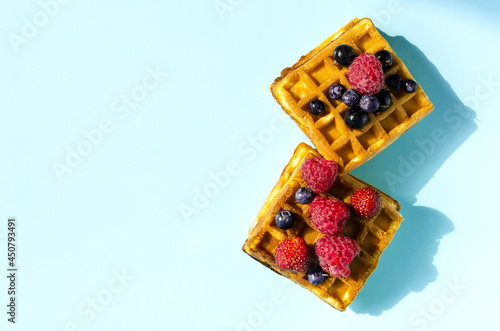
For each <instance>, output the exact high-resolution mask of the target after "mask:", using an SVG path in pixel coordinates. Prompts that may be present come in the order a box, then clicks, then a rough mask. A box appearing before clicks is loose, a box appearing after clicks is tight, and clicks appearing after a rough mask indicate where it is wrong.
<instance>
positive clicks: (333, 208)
mask: <svg viewBox="0 0 500 331" xmlns="http://www.w3.org/2000/svg"><path fill="white" fill-rule="evenodd" d="M309 212H310V213H311V221H312V223H313V225H314V227H315V228H316V229H317V230H318V231H319V232H321V233H323V234H327V235H330V236H335V235H337V234H339V233H340V232H342V229H343V228H344V225H345V222H346V221H347V219H348V218H349V216H350V214H351V213H350V212H349V208H348V207H347V206H346V205H345V204H344V203H343V202H342V201H339V200H337V199H333V198H325V197H321V196H317V197H315V198H314V200H313V201H312V202H311V206H310V207H309Z"/></svg>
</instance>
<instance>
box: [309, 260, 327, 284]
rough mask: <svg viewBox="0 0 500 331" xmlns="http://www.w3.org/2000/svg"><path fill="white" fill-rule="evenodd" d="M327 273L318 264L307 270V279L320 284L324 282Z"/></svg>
mask: <svg viewBox="0 0 500 331" xmlns="http://www.w3.org/2000/svg"><path fill="white" fill-rule="evenodd" d="M326 275H327V274H326V273H325V272H324V271H323V269H321V267H320V266H319V265H316V266H314V267H312V268H311V269H309V271H308V272H307V280H308V281H309V283H311V284H312V285H319V284H321V283H323V281H324V280H325V276H326Z"/></svg>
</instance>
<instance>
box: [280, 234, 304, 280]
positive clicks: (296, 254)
mask: <svg viewBox="0 0 500 331" xmlns="http://www.w3.org/2000/svg"><path fill="white" fill-rule="evenodd" d="M274 260H275V261H276V265H277V266H278V267H280V268H282V269H285V270H290V271H292V272H302V271H306V270H307V268H308V267H309V264H310V263H311V254H310V253H309V248H308V247H307V245H306V242H305V241H304V239H302V238H301V237H294V238H289V239H285V240H283V241H282V242H281V243H280V244H279V245H278V247H276V250H275V251H274Z"/></svg>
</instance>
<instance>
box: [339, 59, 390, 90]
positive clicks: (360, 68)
mask: <svg viewBox="0 0 500 331" xmlns="http://www.w3.org/2000/svg"><path fill="white" fill-rule="evenodd" d="M347 78H348V79H349V83H351V85H352V87H353V88H354V89H356V90H357V91H358V92H359V93H362V94H376V93H378V92H379V91H380V90H381V89H382V87H383V86H384V79H385V76H384V71H383V70H382V63H380V61H379V60H378V59H377V58H376V57H375V55H373V54H370V53H363V54H360V55H359V56H358V57H357V58H355V59H354V61H353V62H352V64H351V65H350V66H349V72H348V73H347Z"/></svg>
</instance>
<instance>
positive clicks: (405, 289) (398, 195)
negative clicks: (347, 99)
mask: <svg viewBox="0 0 500 331" xmlns="http://www.w3.org/2000/svg"><path fill="white" fill-rule="evenodd" d="M381 34H382V36H383V37H384V38H385V39H386V40H387V41H388V42H389V44H390V45H391V47H392V48H393V49H394V52H395V53H396V54H398V56H399V57H400V58H401V59H402V60H403V62H404V63H405V64H406V66H407V67H408V69H409V71H410V72H411V73H412V75H413V76H414V78H415V80H416V81H417V83H419V84H420V85H421V86H422V88H423V89H424V91H425V93H426V94H427V95H428V96H429V99H430V100H431V102H432V103H433V104H434V111H433V112H432V113H431V114H429V115H428V116H427V117H426V118H424V119H423V120H422V121H420V122H419V123H417V124H416V125H415V126H414V127H413V128H411V129H410V130H409V131H408V132H406V133H405V134H404V135H402V136H401V137H400V138H399V139H397V140H396V141H395V142H394V143H392V144H391V145H390V146H389V147H387V148H386V149H385V150H384V151H382V152H381V153H380V154H379V155H377V156H375V157H374V158H373V159H372V160H370V161H368V162H367V163H365V164H363V165H362V166H360V167H359V168H357V169H356V170H354V171H353V172H352V173H353V175H355V176H356V177H359V178H361V179H363V180H364V181H366V182H368V183H370V184H371V185H373V186H375V187H377V188H378V189H380V190H382V191H384V192H386V193H388V194H389V195H391V196H393V197H394V198H395V199H397V200H398V201H399V202H400V203H401V205H402V209H401V213H402V215H403V217H404V218H405V221H404V222H403V223H402V224H401V228H400V229H399V230H398V232H396V235H395V236H394V239H393V241H392V242H391V244H390V245H389V246H388V248H387V249H386V251H385V252H384V253H383V254H382V256H381V258H380V262H379V266H378V268H377V269H376V270H375V271H374V273H373V274H372V275H371V276H370V279H369V281H368V282H367V283H366V285H365V286H364V288H363V289H362V290H361V291H360V293H359V295H358V296H357V298H356V300H355V301H354V302H353V304H351V305H350V306H349V307H350V308H351V309H352V310H353V311H354V312H356V313H360V314H370V315H381V314H382V313H383V312H384V311H386V310H388V309H390V308H392V307H394V306H395V305H396V304H397V303H398V302H399V301H401V300H402V299H403V298H404V297H406V296H407V295H408V294H409V293H411V292H420V291H422V290H423V289H424V288H425V287H426V286H427V285H428V284H429V283H431V282H433V281H435V280H436V279H437V276H438V274H439V272H438V270H437V268H436V266H435V265H434V264H433V259H434V255H435V254H436V253H437V251H438V246H439V242H440V240H441V239H442V238H443V236H444V235H446V234H447V233H450V232H452V231H453V230H454V226H453V223H452V221H451V220H450V219H449V218H448V217H446V215H444V214H442V213H441V212H439V211H437V210H433V209H431V208H427V207H422V206H415V203H416V196H417V194H418V193H419V192H420V191H421V189H422V188H423V187H424V186H425V185H426V184H427V183H428V182H429V180H430V179H431V178H432V177H433V176H434V174H435V173H436V171H437V170H438V169H439V168H440V167H441V166H442V165H443V163H444V162H445V161H446V160H447V159H448V158H449V157H450V156H451V155H452V154H453V152H454V151H456V150H457V148H459V147H460V146H461V145H462V144H463V143H464V142H465V141H466V140H467V139H468V138H469V137H470V136H471V135H472V134H473V133H474V131H476V130H477V124H476V123H475V120H474V119H475V116H476V114H475V112H474V110H472V109H471V108H469V107H467V106H466V105H464V104H463V103H462V101H461V100H460V99H459V98H458V96H457V95H456V94H455V92H454V91H453V89H452V88H451V86H450V84H449V83H448V82H447V81H446V80H445V79H444V78H443V77H442V76H441V74H440V73H439V71H438V69H437V68H436V67H435V66H434V65H433V64H432V63H431V62H430V61H429V60H428V59H427V58H426V57H425V55H424V54H423V53H422V52H421V51H420V50H419V49H418V48H417V47H416V46H415V45H413V44H411V43H410V42H408V41H407V40H406V39H405V38H404V37H401V36H396V37H391V36H388V35H386V34H385V33H383V32H381ZM474 97H475V96H474V95H473V94H471V96H470V98H474Z"/></svg>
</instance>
